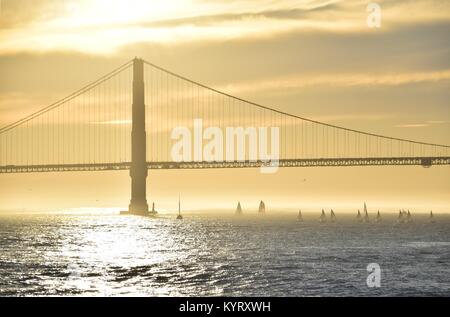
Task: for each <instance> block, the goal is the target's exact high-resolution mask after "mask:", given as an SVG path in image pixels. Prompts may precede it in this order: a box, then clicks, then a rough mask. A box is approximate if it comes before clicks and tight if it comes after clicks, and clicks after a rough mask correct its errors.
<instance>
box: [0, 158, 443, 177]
mask: <svg viewBox="0 0 450 317" xmlns="http://www.w3.org/2000/svg"><path fill="white" fill-rule="evenodd" d="M389 165H391V166H397V165H410V166H411V165H417V166H423V167H430V166H433V165H450V157H386V158H380V157H372V158H319V159H292V160H291V159H289V160H288V159H284V160H280V161H279V163H278V166H279V167H283V168H284V167H319V166H322V167H327V166H328V167H339V166H389ZM130 166H131V163H130V162H123V163H98V164H62V165H60V164H57V165H20V166H19V165H8V166H0V174H2V173H38V172H78V171H116V170H128V169H130ZM262 166H270V165H268V164H267V163H265V162H262V161H256V162H250V161H243V162H179V163H176V162H147V168H148V169H150V170H152V169H211V168H258V167H262Z"/></svg>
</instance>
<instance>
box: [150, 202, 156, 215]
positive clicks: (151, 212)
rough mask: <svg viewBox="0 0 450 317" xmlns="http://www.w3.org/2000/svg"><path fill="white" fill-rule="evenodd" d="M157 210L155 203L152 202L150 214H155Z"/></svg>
mask: <svg viewBox="0 0 450 317" xmlns="http://www.w3.org/2000/svg"><path fill="white" fill-rule="evenodd" d="M157 214H158V212H157V211H156V209H155V203H153V204H152V211H150V215H151V216H156V215H157Z"/></svg>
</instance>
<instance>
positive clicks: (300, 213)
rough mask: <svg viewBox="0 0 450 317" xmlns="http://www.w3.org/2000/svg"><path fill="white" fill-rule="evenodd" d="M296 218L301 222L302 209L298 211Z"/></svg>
mask: <svg viewBox="0 0 450 317" xmlns="http://www.w3.org/2000/svg"><path fill="white" fill-rule="evenodd" d="M297 220H298V221H300V222H303V216H302V211H301V210H299V211H298V216H297Z"/></svg>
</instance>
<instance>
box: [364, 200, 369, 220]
mask: <svg viewBox="0 0 450 317" xmlns="http://www.w3.org/2000/svg"><path fill="white" fill-rule="evenodd" d="M364 222H370V219H369V213H368V212H367V206H366V203H364Z"/></svg>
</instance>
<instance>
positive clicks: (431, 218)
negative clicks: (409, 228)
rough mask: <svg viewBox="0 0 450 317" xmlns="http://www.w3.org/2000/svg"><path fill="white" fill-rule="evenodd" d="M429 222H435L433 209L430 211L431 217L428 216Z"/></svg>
mask: <svg viewBox="0 0 450 317" xmlns="http://www.w3.org/2000/svg"><path fill="white" fill-rule="evenodd" d="M428 221H429V222H434V216H433V210H432V211H430V217H429V218H428Z"/></svg>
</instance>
